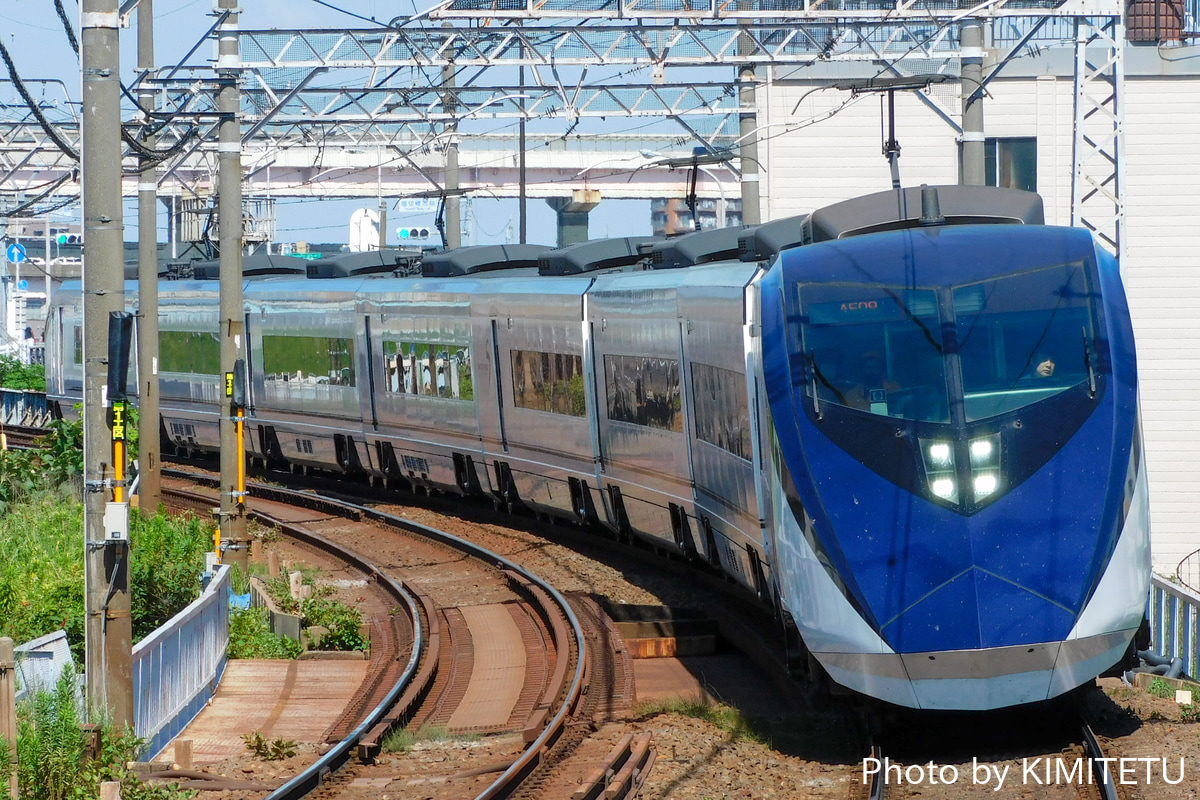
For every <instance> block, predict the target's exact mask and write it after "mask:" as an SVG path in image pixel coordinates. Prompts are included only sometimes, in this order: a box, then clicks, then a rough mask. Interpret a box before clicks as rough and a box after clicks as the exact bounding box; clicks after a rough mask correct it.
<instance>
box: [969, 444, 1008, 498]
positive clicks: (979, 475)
mask: <svg viewBox="0 0 1200 800" xmlns="http://www.w3.org/2000/svg"><path fill="white" fill-rule="evenodd" d="M968 449H969V450H970V451H971V488H972V489H973V490H974V493H975V502H976V503H978V502H979V501H980V500H982V499H983V498H985V497H987V496H989V495H991V494H995V492H996V490H997V489H999V488H1000V434H998V433H994V434H992V435H991V436H981V437H979V438H977V439H972V440H971V442H970V444H969V445H968Z"/></svg>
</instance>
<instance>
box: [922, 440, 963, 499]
mask: <svg viewBox="0 0 1200 800" xmlns="http://www.w3.org/2000/svg"><path fill="white" fill-rule="evenodd" d="M921 457H922V459H923V460H924V462H925V480H926V481H928V483H929V491H930V492H931V493H932V494H933V496H934V497H938V498H940V499H942V500H949V501H950V502H951V503H957V502H958V481H957V480H955V470H954V444H953V443H952V442H939V441H933V442H930V441H922V442H921Z"/></svg>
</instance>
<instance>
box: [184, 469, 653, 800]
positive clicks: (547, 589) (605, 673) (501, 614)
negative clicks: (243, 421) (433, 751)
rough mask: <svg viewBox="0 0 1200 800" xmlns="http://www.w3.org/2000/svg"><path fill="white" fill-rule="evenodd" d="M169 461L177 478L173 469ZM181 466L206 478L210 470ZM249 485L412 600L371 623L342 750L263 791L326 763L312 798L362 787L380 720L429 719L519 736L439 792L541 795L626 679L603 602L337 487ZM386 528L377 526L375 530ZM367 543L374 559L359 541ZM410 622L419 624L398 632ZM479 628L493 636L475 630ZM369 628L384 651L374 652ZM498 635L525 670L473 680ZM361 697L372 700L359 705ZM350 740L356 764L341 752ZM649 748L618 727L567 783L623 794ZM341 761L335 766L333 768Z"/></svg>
mask: <svg viewBox="0 0 1200 800" xmlns="http://www.w3.org/2000/svg"><path fill="white" fill-rule="evenodd" d="M167 474H169V475H171V476H172V477H174V478H176V479H184V475H183V474H181V473H175V472H169V473H167ZM186 479H188V480H195V481H199V482H201V483H205V484H209V485H210V486H211V483H212V480H211V478H209V477H207V476H195V475H188V476H186ZM164 491H165V492H169V493H170V496H171V497H172V498H173V502H176V503H178V504H180V505H189V506H190V507H191V508H193V509H197V510H201V511H205V512H207V511H208V510H210V509H211V506H212V505H213V504H214V502H215V497H214V496H213V495H212V494H208V493H198V492H196V491H193V490H182V489H180V488H178V487H174V486H172V487H165V489H164ZM254 496H255V508H254V512H253V514H254V516H255V517H256V518H258V519H259V521H260V522H262V523H264V524H267V525H271V526H273V527H277V528H278V529H279V530H280V532H281V533H282V534H283V535H284V536H286V537H288V538H289V539H293V540H296V541H299V542H301V543H302V544H303V545H304V546H306V547H315V548H318V549H320V550H322V551H324V552H337V553H339V557H341V558H344V559H345V560H346V561H347V562H348V563H353V564H354V565H355V566H356V568H357V569H358V570H360V571H361V572H363V573H364V574H366V575H368V576H370V579H371V582H372V583H383V582H392V583H395V584H397V585H398V586H400V587H402V588H404V589H406V590H407V591H408V592H409V593H410V594H411V595H412V597H413V601H412V607H413V609H414V610H415V611H414V613H413V614H412V615H410V620H409V622H408V623H407V625H399V626H396V625H393V626H391V627H393V628H395V630H393V631H392V632H391V633H390V634H389V633H388V626H387V625H383V626H382V627H381V630H380V631H377V630H376V628H379V627H380V626H373V627H372V637H371V638H372V651H373V652H372V660H371V669H370V671H369V675H368V679H367V681H366V682H365V683H364V686H363V687H362V688H361V689H360V691H359V694H358V696H356V698H355V702H354V703H353V704H352V707H353V710H352V711H351V710H348V711H347V715H346V718H345V719H343V720H342V721H340V722H339V724H338V725H337V726H335V728H336V729H338V730H339V731H342V730H346V731H349V732H348V734H347V735H346V736H345V738H343V739H341V741H340V742H339V744H338V745H337V747H336V750H337V752H338V753H339V755H338V756H337V757H336V758H333V759H331V758H330V757H329V756H328V755H327V756H326V757H323V758H322V759H321V761H319V762H318V763H317V764H314V765H313V766H312V767H310V768H309V769H308V770H306V771H305V774H303V775H300V776H297V777H296V778H294V779H293V780H292V781H291V782H289V784H287V785H285V786H284V787H281V788H280V789H278V790H277V791H276V792H275V793H273V794H271V795H270V797H271V798H272V800H277V799H278V800H284V798H288V799H289V800H290V799H291V798H298V797H302V796H305V795H306V794H309V793H311V792H312V791H313V790H314V789H315V788H316V787H317V785H318V784H319V783H321V777H322V776H327V779H326V780H325V781H324V785H323V786H322V787H321V789H320V796H321V797H342V796H346V797H353V796H358V795H357V790H359V789H361V787H362V786H367V785H370V786H372V787H375V786H377V785H378V780H380V779H379V778H378V777H377V772H378V770H375V762H376V759H377V758H378V756H379V754H380V750H381V747H382V746H383V744H384V742H385V740H386V737H387V735H388V733H389V732H390V731H393V730H397V729H400V728H407V729H409V730H419V729H421V728H422V727H426V726H430V727H445V728H446V729H448V730H449V731H450V732H451V733H457V734H467V735H472V734H475V735H477V734H500V733H503V732H508V733H510V734H515V735H516V736H518V737H519V739H518V745H519V746H517V747H514V748H512V749H511V751H510V752H506V753H503V754H499V755H498V757H493V760H492V761H491V762H490V763H483V764H477V765H475V766H472V767H470V768H467V769H463V768H459V769H457V770H456V771H455V772H454V773H453V774H448V775H443V776H434V778H439V777H440V778H441V780H440V781H439V782H438V784H439V785H438V792H439V793H438V794H437V797H439V798H443V797H445V798H451V797H473V798H479V800H483V799H484V798H510V797H511V798H516V797H521V798H534V797H538V796H540V795H539V791H540V789H541V787H542V786H543V784H544V783H545V781H546V780H547V778H548V777H549V775H550V774H551V773H552V771H553V767H554V766H555V765H556V764H557V763H559V762H561V761H562V760H563V759H564V758H566V757H567V756H569V754H570V753H571V752H573V751H574V749H575V748H576V747H578V746H579V744H580V743H582V742H583V741H584V740H585V739H587V738H588V736H589V735H590V734H591V732H592V730H593V720H594V719H595V718H596V716H597V714H598V713H600V712H602V711H603V710H604V709H603V708H602V707H603V706H604V702H605V698H611V697H612V696H613V695H614V692H613V691H612V686H611V684H612V682H613V681H614V680H622V679H624V680H628V676H627V675H622V674H621V672H622V671H621V669H620V668H619V667H618V668H616V669H614V667H613V664H614V663H617V662H618V661H619V656H618V657H614V650H616V649H619V638H617V637H616V636H615V631H614V630H613V629H612V628H611V627H607V626H605V624H604V622H603V619H604V615H603V613H602V612H601V611H600V609H599V607H598V606H596V605H595V604H594V603H593V602H592V601H590V600H588V599H585V598H578V597H575V598H571V599H570V600H568V599H567V598H566V597H564V596H562V595H561V594H559V593H558V592H557V591H556V590H555V589H554V588H553V587H551V586H549V585H548V584H545V583H544V582H542V581H540V580H539V579H538V578H536V577H535V576H533V575H531V574H530V573H528V572H527V571H526V570H524V569H522V568H521V567H519V566H518V565H516V564H514V563H511V562H509V561H507V560H506V559H504V558H502V557H501V556H498V555H496V554H495V553H491V552H488V551H486V550H483V549H482V548H479V547H478V546H476V545H474V544H472V543H470V542H467V541H465V540H463V539H460V538H458V537H454V536H451V535H449V534H446V533H444V532H442V531H438V530H436V529H433V528H429V527H427V526H423V525H419V524H417V523H413V522H411V521H408V520H403V519H400V518H398V517H395V516H393V515H389V514H386V513H383V512H380V511H377V510H374V509H370V508H367V507H364V506H360V505H356V504H353V503H349V502H346V501H342V500H332V499H328V498H317V497H314V496H313V495H312V494H310V493H307V492H296V491H293V490H288V489H280V488H277V487H268V486H261V485H260V486H256V487H254ZM297 508H302V509H303V511H302V512H297V510H296V509H297ZM383 532H386V534H387V536H386V537H383V536H381V535H380V533H383ZM397 534H400V535H399V536H397ZM364 542H365V543H367V544H368V545H369V548H368V549H369V550H370V552H371V553H372V559H373V562H374V563H372V562H367V561H366V560H365V559H364V558H363V557H362V556H361V555H359V554H358V553H357V552H355V550H357V549H362V548H363V545H364ZM356 545H357V547H356ZM465 587H470V588H469V590H468V589H466V588H465ZM464 598H465V600H464ZM409 629H411V630H412V631H413V632H414V633H413V634H411V635H409V636H406V635H405V632H406V631H407V630H409ZM480 631H486V632H487V634H488V635H487V636H480ZM418 633H419V635H418ZM377 638H379V639H380V640H381V648H380V650H381V656H380V657H376V654H375V652H374V651H375V644H376V639H377ZM403 641H412V642H413V645H412V646H413V650H412V660H413V661H414V665H415V666H414V668H413V669H411V670H404V674H403V675H402V676H400V677H403V678H405V680H402V681H401V680H396V681H393V678H395V677H396V675H395V673H396V671H397V670H396V663H397V662H398V660H399V659H397V658H396V655H395V654H396V652H397V647H396V646H395V644H394V642H403ZM506 648H507V649H508V650H509V651H512V650H518V651H520V655H519V657H517V658H516V659H515V661H517V662H523V666H522V669H521V670H520V674H519V675H518V676H513V675H511V674H510V675H509V678H508V679H507V680H492V681H490V682H487V681H484V682H480V681H479V680H477V679H478V678H479V676H480V675H483V676H485V677H486V675H487V670H488V668H489V665H490V666H491V667H497V666H499V667H500V669H501V671H504V670H505V669H506V668H511V667H512V665H513V662H514V659H513V658H511V656H512V653H511V652H509V653H508V655H507V656H506V655H505V653H504V652H498V651H503V650H505V649H506ZM595 654H602V657H595ZM506 658H507V659H508V660H506ZM508 671H509V672H510V673H511V672H512V670H511V669H508ZM481 686H482V687H483V688H482V689H481V688H480V687H481ZM381 697H382V699H381ZM504 697H509V698H510V700H511V702H510V703H509V704H508V705H507V706H505V704H504V703H502V702H499V700H498V698H504ZM505 708H507V710H503V709H505ZM369 709H374V711H371V713H370V714H368V715H366V716H364V712H365V711H368V710H369ZM498 709H501V713H499V714H497V710H498ZM500 738H503V737H500ZM510 738H514V737H511V736H510ZM332 752H334V751H331V753H332ZM352 753H353V754H354V755H357V761H356V763H349V762H350V755H351V754H352ZM654 758H655V756H654V751H653V749H652V747H651V745H650V739H649V736H648V735H646V736H639V737H632V736H630V737H626V738H623V739H622V740H620V741H619V742H617V744H616V745H615V746H614V747H613V748H612V751H611V752H610V754H609V757H608V758H607V759H606V760H605V762H604V765H603V769H599V770H594V771H593V773H594V774H592V775H590V776H588V777H587V778H586V779H585V780H584V781H583V783H581V784H580V785H579V786H578V787H576V789H575V792H574V795H573V796H575V797H578V798H581V800H586V798H591V797H600V796H604V797H606V798H607V797H614V798H621V797H626V796H629V797H632V796H633V794H632V793H633V792H635V791H636V790H637V788H638V787H639V786H640V785H641V783H642V782H643V781H644V779H645V776H646V774H647V773H648V771H649V769H650V767H651V765H652V764H653V762H654ZM343 766H344V767H345V769H342V770H341V772H340V773H338V774H336V775H330V774H329V773H332V772H334V771H336V770H337V769H338V768H340V767H343ZM392 769H393V771H394V767H393V768H392ZM400 777H401V783H403V781H404V780H405V778H404V777H403V776H400ZM411 780H412V781H413V782H414V783H417V782H419V783H420V784H422V785H430V782H431V780H432V779H431V777H430V776H429V775H428V774H426V775H423V776H421V777H420V778H411ZM373 781H374V783H373Z"/></svg>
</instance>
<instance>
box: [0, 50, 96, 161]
mask: <svg viewBox="0 0 1200 800" xmlns="http://www.w3.org/2000/svg"><path fill="white" fill-rule="evenodd" d="M0 58H2V59H3V60H4V66H6V67H7V68H8V74H9V76H10V77H11V78H12V82H13V86H16V87H17V91H18V92H19V93H20V94H21V98H22V99H24V100H25V105H27V106H29V110H30V111H31V112H32V113H33V116H34V117H35V118H37V121H38V124H39V125H41V126H42V130H44V131H45V132H46V135H47V136H49V137H50V139H51V140H52V141H53V142H54V143H55V144H56V145H58V149H59V150H62V151H63V153H65V154H66V156H67V157H68V158H70V159H71V160H72V161H78V160H79V153H77V152H76V151H75V148H73V147H71V145H70V144H68V143H67V140H66V139H64V138H62V135H61V134H59V132H58V131H57V130H55V129H54V126H53V125H51V124H50V120H48V119H46V116H45V115H44V114H42V110H41V109H40V108H38V104H37V101H36V100H34V99H33V95H31V94H30V93H29V90H28V89H26V88H25V82H24V81H22V80H21V76H20V75H18V74H17V68H16V66H14V65H13V61H12V56H10V55H9V54H8V48H7V47H5V46H4V42H3V41H0Z"/></svg>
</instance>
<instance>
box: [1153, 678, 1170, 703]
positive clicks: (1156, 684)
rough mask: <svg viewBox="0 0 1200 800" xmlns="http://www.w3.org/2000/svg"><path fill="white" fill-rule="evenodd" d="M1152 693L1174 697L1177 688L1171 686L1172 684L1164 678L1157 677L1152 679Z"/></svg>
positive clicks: (1163, 696)
mask: <svg viewBox="0 0 1200 800" xmlns="http://www.w3.org/2000/svg"><path fill="white" fill-rule="evenodd" d="M1150 694H1152V695H1154V696H1155V697H1162V698H1167V697H1174V696H1175V690H1174V689H1173V688H1171V684H1169V683H1167V682H1166V681H1164V680H1163V679H1162V678H1155V679H1154V680H1152V681H1150Z"/></svg>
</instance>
